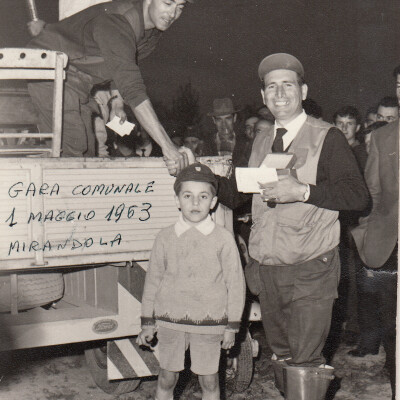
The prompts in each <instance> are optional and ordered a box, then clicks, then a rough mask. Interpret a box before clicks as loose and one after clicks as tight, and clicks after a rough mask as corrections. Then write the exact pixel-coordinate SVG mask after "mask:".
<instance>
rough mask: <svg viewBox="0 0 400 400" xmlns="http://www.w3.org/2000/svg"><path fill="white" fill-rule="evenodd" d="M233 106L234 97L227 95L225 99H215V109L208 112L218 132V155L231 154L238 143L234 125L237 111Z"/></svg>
mask: <svg viewBox="0 0 400 400" xmlns="http://www.w3.org/2000/svg"><path fill="white" fill-rule="evenodd" d="M238 111H239V110H237V109H235V107H234V106H233V102H232V99H230V98H229V97H225V98H223V99H214V101H213V110H212V112H210V113H208V116H210V117H212V119H213V122H214V124H215V126H216V127H217V133H216V135H215V139H214V141H215V145H216V148H217V152H218V155H220V156H224V155H231V154H232V153H233V149H234V147H235V143H236V134H235V131H234V125H235V122H236V117H237V114H236V113H237V112H238Z"/></svg>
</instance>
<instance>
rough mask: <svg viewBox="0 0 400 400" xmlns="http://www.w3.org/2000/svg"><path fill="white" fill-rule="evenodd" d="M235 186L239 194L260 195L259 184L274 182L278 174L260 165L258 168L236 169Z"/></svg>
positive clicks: (272, 169)
mask: <svg viewBox="0 0 400 400" xmlns="http://www.w3.org/2000/svg"><path fill="white" fill-rule="evenodd" d="M235 174H236V184H237V188H238V190H239V192H243V193H260V192H261V189H260V185H259V184H258V183H259V182H260V183H269V182H276V181H277V180H278V174H277V173H276V169H275V168H267V167H265V166H264V165H261V167H260V168H236V169H235Z"/></svg>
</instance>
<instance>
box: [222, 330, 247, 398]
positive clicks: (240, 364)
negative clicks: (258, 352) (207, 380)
mask: <svg viewBox="0 0 400 400" xmlns="http://www.w3.org/2000/svg"><path fill="white" fill-rule="evenodd" d="M236 340H237V344H235V346H234V347H233V348H232V349H231V350H230V351H229V355H228V356H226V353H225V355H224V356H223V357H221V363H220V371H221V375H220V383H221V388H223V391H224V396H225V397H224V398H229V397H230V396H231V395H232V394H233V393H234V392H239V393H241V392H244V391H245V390H246V389H247V388H248V387H249V386H250V383H251V380H252V378H253V368H254V364H253V349H252V345H251V336H250V334H249V332H248V331H247V330H245V331H240V332H239V333H238V336H237V339H236ZM223 354H224V353H223Z"/></svg>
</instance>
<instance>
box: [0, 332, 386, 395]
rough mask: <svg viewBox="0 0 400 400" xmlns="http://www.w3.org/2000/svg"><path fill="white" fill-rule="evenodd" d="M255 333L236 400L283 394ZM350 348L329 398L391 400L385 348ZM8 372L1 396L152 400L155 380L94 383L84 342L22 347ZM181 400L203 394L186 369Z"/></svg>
mask: <svg viewBox="0 0 400 400" xmlns="http://www.w3.org/2000/svg"><path fill="white" fill-rule="evenodd" d="M252 331H253V337H254V338H256V339H257V340H258V341H259V343H260V345H261V352H260V355H259V357H258V358H257V359H256V360H255V367H254V377H253V381H252V383H251V385H250V387H249V388H248V389H247V390H246V391H245V392H244V393H231V392H230V391H229V390H227V393H226V396H224V397H225V398H229V399H231V400H244V399H249V400H266V399H267V400H275V399H282V398H283V397H282V396H281V395H280V394H279V392H278V391H277V390H276V389H275V387H274V384H273V372H272V367H271V365H270V357H271V353H270V351H269V349H268V346H267V345H266V342H265V338H264V335H263V332H262V329H260V327H259V326H257V325H255V326H254V327H253V329H252ZM350 349H351V347H349V346H345V345H343V344H341V345H340V346H339V348H338V350H337V351H336V354H335V356H334V358H333V361H332V365H333V366H334V367H335V375H336V379H335V380H334V381H333V384H332V386H331V389H332V390H331V391H330V395H329V396H328V397H327V399H329V400H330V399H335V400H354V399H357V400H377V399H379V400H390V399H391V390H390V385H389V378H388V377H387V375H386V374H385V372H384V369H383V365H384V361H385V353H384V350H383V349H382V348H381V351H380V353H379V354H378V355H375V356H372V355H369V356H366V357H364V358H358V359H357V358H354V357H351V356H349V355H348V354H347V352H348V351H349V350H350ZM1 364H2V365H3V372H2V374H1V376H0V400H91V399H96V400H150V399H152V398H153V393H154V389H155V385H156V381H155V380H154V379H150V380H147V381H143V382H142V383H141V384H140V386H139V388H138V389H137V390H136V391H135V392H132V393H130V394H126V395H120V396H115V395H114V396H113V395H108V394H106V393H104V392H103V391H101V390H100V389H99V388H98V387H97V386H96V385H95V384H94V382H93V380H92V378H91V376H90V373H89V370H88V369H87V367H86V363H85V358H84V355H83V349H82V346H79V345H73V346H71V345H70V346H57V347H53V348H45V349H34V350H22V351H17V352H13V353H11V354H8V355H4V354H3V356H2V357H1ZM188 376H189V378H188V379H186V383H185V385H184V386H183V387H181V388H180V389H181V393H180V394H179V395H177V396H176V399H179V400H189V399H200V398H201V395H200V393H199V387H198V384H197V380H196V379H195V378H194V377H190V373H187V374H185V377H186V378H187V377H188Z"/></svg>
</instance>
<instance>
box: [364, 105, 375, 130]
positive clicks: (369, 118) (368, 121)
mask: <svg viewBox="0 0 400 400" xmlns="http://www.w3.org/2000/svg"><path fill="white" fill-rule="evenodd" d="M376 112H377V106H372V107H370V108H368V110H367V112H366V113H365V121H364V128H368V127H369V126H370V125H372V124H373V123H374V122H376Z"/></svg>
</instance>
